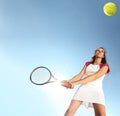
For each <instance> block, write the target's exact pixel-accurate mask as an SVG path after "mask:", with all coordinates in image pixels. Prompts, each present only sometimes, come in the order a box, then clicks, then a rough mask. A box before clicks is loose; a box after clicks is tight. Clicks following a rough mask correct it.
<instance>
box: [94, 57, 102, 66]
mask: <svg viewBox="0 0 120 116" xmlns="http://www.w3.org/2000/svg"><path fill="white" fill-rule="evenodd" d="M101 61H102V59H101V58H96V59H95V61H94V64H98V65H99V64H101Z"/></svg>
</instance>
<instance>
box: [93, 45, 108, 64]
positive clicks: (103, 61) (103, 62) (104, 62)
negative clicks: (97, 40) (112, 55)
mask: <svg viewBox="0 0 120 116" xmlns="http://www.w3.org/2000/svg"><path fill="white" fill-rule="evenodd" d="M99 48H101V49H103V50H104V57H103V58H102V61H101V63H102V64H106V63H107V60H106V52H105V49H104V48H103V47H99ZM95 52H96V50H95ZM95 58H96V57H95V55H94V56H93V57H92V63H94V62H95Z"/></svg>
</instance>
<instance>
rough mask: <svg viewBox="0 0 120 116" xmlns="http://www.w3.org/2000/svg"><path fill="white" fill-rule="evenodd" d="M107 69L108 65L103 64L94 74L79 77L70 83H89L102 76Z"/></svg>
mask: <svg viewBox="0 0 120 116" xmlns="http://www.w3.org/2000/svg"><path fill="white" fill-rule="evenodd" d="M107 71H108V66H103V67H102V68H101V69H100V70H99V71H98V72H96V73H95V74H92V75H89V76H87V77H86V78H84V79H81V80H79V81H72V82H71V84H72V86H75V85H77V84H85V83H89V82H92V81H94V80H96V79H98V78H100V77H101V76H103V75H104V74H106V73H107Z"/></svg>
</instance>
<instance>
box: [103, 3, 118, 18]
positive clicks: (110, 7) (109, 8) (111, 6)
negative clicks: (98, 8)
mask: <svg viewBox="0 0 120 116" xmlns="http://www.w3.org/2000/svg"><path fill="white" fill-rule="evenodd" d="M103 11H104V13H105V14H106V15H107V16H113V15H114V14H115V13H116V12H117V6H116V4H115V3H113V2H108V3H106V4H105V5H104V7H103Z"/></svg>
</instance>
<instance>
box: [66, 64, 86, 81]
mask: <svg viewBox="0 0 120 116" xmlns="http://www.w3.org/2000/svg"><path fill="white" fill-rule="evenodd" d="M85 72H86V65H84V67H83V69H82V70H81V71H80V73H78V74H77V75H75V76H74V77H73V78H72V79H70V80H68V81H69V82H70V83H72V82H74V81H78V80H80V79H81V77H82V76H83V75H84V74H85Z"/></svg>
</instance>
